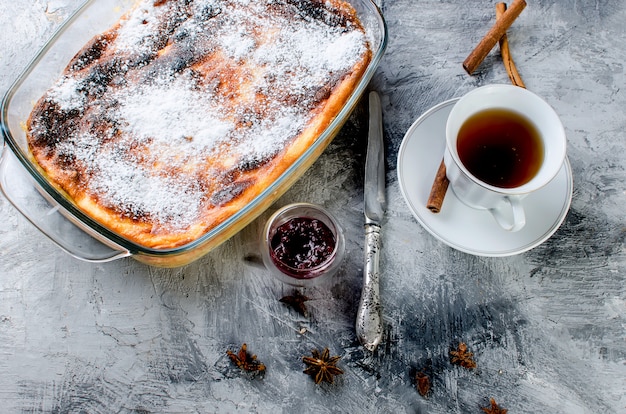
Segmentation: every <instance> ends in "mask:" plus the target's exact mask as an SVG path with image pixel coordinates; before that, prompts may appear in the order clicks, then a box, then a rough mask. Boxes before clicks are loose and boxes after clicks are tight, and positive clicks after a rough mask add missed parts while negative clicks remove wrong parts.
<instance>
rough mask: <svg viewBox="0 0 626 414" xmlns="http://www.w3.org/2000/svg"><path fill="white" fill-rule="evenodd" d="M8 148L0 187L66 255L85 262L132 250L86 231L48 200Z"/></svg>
mask: <svg viewBox="0 0 626 414" xmlns="http://www.w3.org/2000/svg"><path fill="white" fill-rule="evenodd" d="M36 185H37V184H36V183H35V182H34V181H33V179H32V178H31V177H30V176H29V175H28V172H27V171H26V170H25V169H24V167H23V166H22V165H21V164H20V163H19V161H18V160H17V158H16V157H15V155H14V154H13V153H12V152H11V150H10V149H8V148H4V149H3V151H2V158H1V159H0V187H1V189H2V192H3V193H4V195H5V196H6V198H7V199H8V200H9V201H10V202H11V204H13V206H14V207H15V208H16V209H17V210H18V211H19V212H20V213H22V215H23V216H24V217H25V218H26V219H27V220H28V221H30V222H31V223H32V224H33V225H34V226H35V227H37V228H38V229H39V230H40V231H41V232H42V233H43V234H44V235H46V236H47V237H48V238H49V239H50V240H52V241H53V242H54V243H55V244H56V245H57V246H59V247H60V248H61V249H62V250H64V251H65V252H67V253H68V254H69V255H71V256H73V257H75V258H77V259H80V260H84V261H87V262H94V263H102V262H109V261H112V260H116V259H120V258H122V257H128V256H130V255H131V253H130V252H129V251H128V250H125V249H123V248H121V247H119V246H111V245H108V244H105V243H103V242H101V241H100V240H97V239H96V238H94V237H93V236H91V235H90V234H88V233H86V232H85V231H84V230H82V229H81V228H80V227H78V226H77V225H76V224H74V223H72V222H71V221H70V220H69V219H68V218H67V217H65V216H64V215H63V214H61V211H60V209H61V207H60V206H55V205H54V204H52V203H50V202H49V201H48V200H47V199H46V198H45V197H44V196H43V195H42V194H41V193H40V192H39V191H38V189H37V188H36Z"/></svg>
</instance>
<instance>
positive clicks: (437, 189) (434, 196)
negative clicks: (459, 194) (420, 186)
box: [426, 160, 450, 213]
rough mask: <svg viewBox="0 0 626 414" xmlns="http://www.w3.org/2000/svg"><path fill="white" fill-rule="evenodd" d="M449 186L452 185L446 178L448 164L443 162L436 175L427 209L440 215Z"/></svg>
mask: <svg viewBox="0 0 626 414" xmlns="http://www.w3.org/2000/svg"><path fill="white" fill-rule="evenodd" d="M448 184H450V181H448V177H446V164H445V163H444V162H443V160H441V164H439V169H438V170H437V174H436V175H435V180H434V181H433V186H432V187H431V189H430V195H429V196H428V201H427V202H426V208H427V209H429V210H430V211H432V212H433V213H439V212H440V211H441V205H442V204H443V199H444V198H445V196H446V191H448Z"/></svg>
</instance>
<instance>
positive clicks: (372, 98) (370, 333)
mask: <svg viewBox="0 0 626 414" xmlns="http://www.w3.org/2000/svg"><path fill="white" fill-rule="evenodd" d="M382 118H383V116H382V106H381V103H380V96H379V95H378V93H377V92H376V91H372V92H370V94H369V130H368V140H367V155H366V158H365V185H364V213H365V267H364V268H363V287H362V290H361V299H360V301H359V308H358V310H357V320H356V334H357V337H358V338H359V341H360V342H361V344H362V345H363V347H364V348H365V349H367V350H369V351H374V350H375V349H376V347H377V346H378V344H379V343H380V341H381V340H382V333H383V327H382V315H381V304H380V292H379V279H380V269H379V256H380V248H381V239H380V231H381V225H382V221H383V217H384V214H385V207H386V197H385V151H384V142H383V122H382Z"/></svg>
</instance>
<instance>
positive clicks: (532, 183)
mask: <svg viewBox="0 0 626 414" xmlns="http://www.w3.org/2000/svg"><path fill="white" fill-rule="evenodd" d="M511 113H513V114H514V115H510V114H511ZM509 116H511V117H513V118H516V117H520V116H521V118H522V119H521V120H519V119H518V121H523V122H517V121H515V122H513V121H511V122H513V123H510V122H509V121H507V120H506V119H504V120H503V119H501V118H507V117H509ZM499 122H502V125H504V126H502V128H501V129H502V130H501V131H498V132H497V133H496V134H495V135H494V136H497V137H500V136H502V135H501V134H503V132H504V133H505V134H504V135H507V136H508V135H509V132H515V131H520V130H525V129H526V128H528V130H529V134H526V135H528V137H526V136H524V137H521V138H520V139H521V140H523V141H524V142H526V141H528V140H529V139H530V136H534V137H535V139H536V141H537V142H538V145H536V146H535V148H534V150H529V151H528V154H529V155H528V157H526V156H519V152H522V151H519V148H518V145H517V144H512V145H509V146H508V147H507V148H503V149H502V151H506V157H499V156H498V157H495V158H494V159H493V160H490V161H489V162H485V160H486V159H488V158H480V157H482V155H481V156H479V155H476V157H477V158H476V159H475V161H474V162H473V161H472V156H469V155H468V154H469V153H470V152H472V151H474V152H475V153H476V154H481V151H482V152H484V153H485V154H487V153H489V152H494V151H496V149H495V148H496V147H498V146H500V144H501V143H502V142H500V141H499V140H495V141H494V143H479V142H478V140H480V139H481V138H476V137H482V136H488V135H489V134H491V133H492V132H493V131H492V132H489V131H488V130H481V132H480V133H472V132H471V131H469V130H471V129H476V131H474V132H477V131H478V129H479V128H481V127H482V128H490V127H491V126H492V125H496V124H498V123H499ZM481 123H482V126H481ZM507 123H508V125H506V124H507ZM512 126H514V127H512ZM494 128H495V126H494ZM483 131H486V132H483ZM533 131H534V133H533ZM472 140H476V142H473V141H472ZM502 140H503V141H508V140H509V138H508V137H506V138H505V137H503V138H502ZM531 141H532V140H531ZM459 142H461V154H460V151H459ZM466 143H471V144H472V145H473V147H472V146H469V147H468V146H467V145H465V144H466ZM518 144H519V143H518ZM492 147H493V148H492ZM464 148H472V149H471V151H470V150H466V149H464ZM565 149H566V138H565V130H564V128H563V124H562V123H561V120H560V119H559V116H558V115H557V113H556V112H555V111H554V109H552V107H551V106H550V105H549V104H548V103H546V102H545V101H544V100H543V99H542V98H540V97H539V96H537V95H535V94H534V93H532V92H530V91H528V90H526V89H524V88H520V87H518V86H512V85H487V86H483V87H479V88H477V89H474V90H473V91H471V92H469V93H467V94H466V95H464V96H463V97H461V99H459V101H458V102H457V103H456V104H455V105H454V107H453V108H452V111H451V112H450V115H449V116H448V121H447V124H446V151H445V153H444V162H445V165H446V175H447V177H448V180H449V181H450V188H452V191H454V194H455V195H456V196H457V198H458V199H459V200H461V201H462V202H463V203H465V204H467V205H468V206H470V207H473V208H477V209H484V210H488V211H489V212H490V213H491V214H492V215H493V217H494V218H495V220H496V221H497V222H498V224H499V225H500V226H501V227H502V228H503V229H504V230H508V231H518V230H520V229H522V228H523V227H524V225H525V224H526V215H525V213H524V206H523V204H522V199H523V198H524V197H525V196H527V195H528V194H530V193H532V192H533V191H537V190H539V189H540V188H542V187H543V186H545V185H546V184H548V183H549V182H550V181H551V180H552V179H553V178H554V177H555V176H556V175H557V173H558V172H559V170H560V169H561V167H562V165H563V163H564V161H565ZM541 152H542V154H541ZM511 154H513V155H511ZM509 156H511V157H518V156H519V157H518V158H519V159H518V158H510V160H514V161H507V162H503V161H504V160H505V159H506V160H509ZM524 158H534V159H535V161H534V162H533V163H530V162H528V163H527V162H526V161H524ZM496 160H497V161H496ZM492 161H493V163H492ZM498 164H500V165H498ZM512 165H514V166H515V167H514V168H508V167H510V166H512ZM531 165H532V166H531ZM485 166H490V167H489V168H484V167H485ZM498 168H500V169H501V170H502V171H500V170H498V171H497V174H495V173H494V172H496V170H497V169H498ZM529 170H534V171H535V172H532V171H530V172H529ZM521 172H523V174H520V173H521ZM509 175H510V177H509ZM518 175H520V176H522V178H519V177H518V178H519V179H518V178H515V179H514V178H513V177H516V176H518Z"/></svg>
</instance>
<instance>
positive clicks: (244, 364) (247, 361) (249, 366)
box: [226, 344, 265, 372]
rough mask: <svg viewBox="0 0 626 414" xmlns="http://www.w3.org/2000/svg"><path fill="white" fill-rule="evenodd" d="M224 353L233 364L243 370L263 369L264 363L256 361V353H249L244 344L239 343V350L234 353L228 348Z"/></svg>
mask: <svg viewBox="0 0 626 414" xmlns="http://www.w3.org/2000/svg"><path fill="white" fill-rule="evenodd" d="M226 355H228V357H229V358H230V360H231V361H233V363H234V364H235V365H237V366H238V367H239V368H241V369H242V370H244V371H248V372H254V371H265V365H263V364H262V363H261V362H259V361H257V359H256V355H250V353H249V352H248V346H247V345H246V344H243V345H241V348H240V349H239V352H237V353H236V354H235V353H234V352H232V351H231V350H230V349H229V350H228V351H226Z"/></svg>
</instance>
